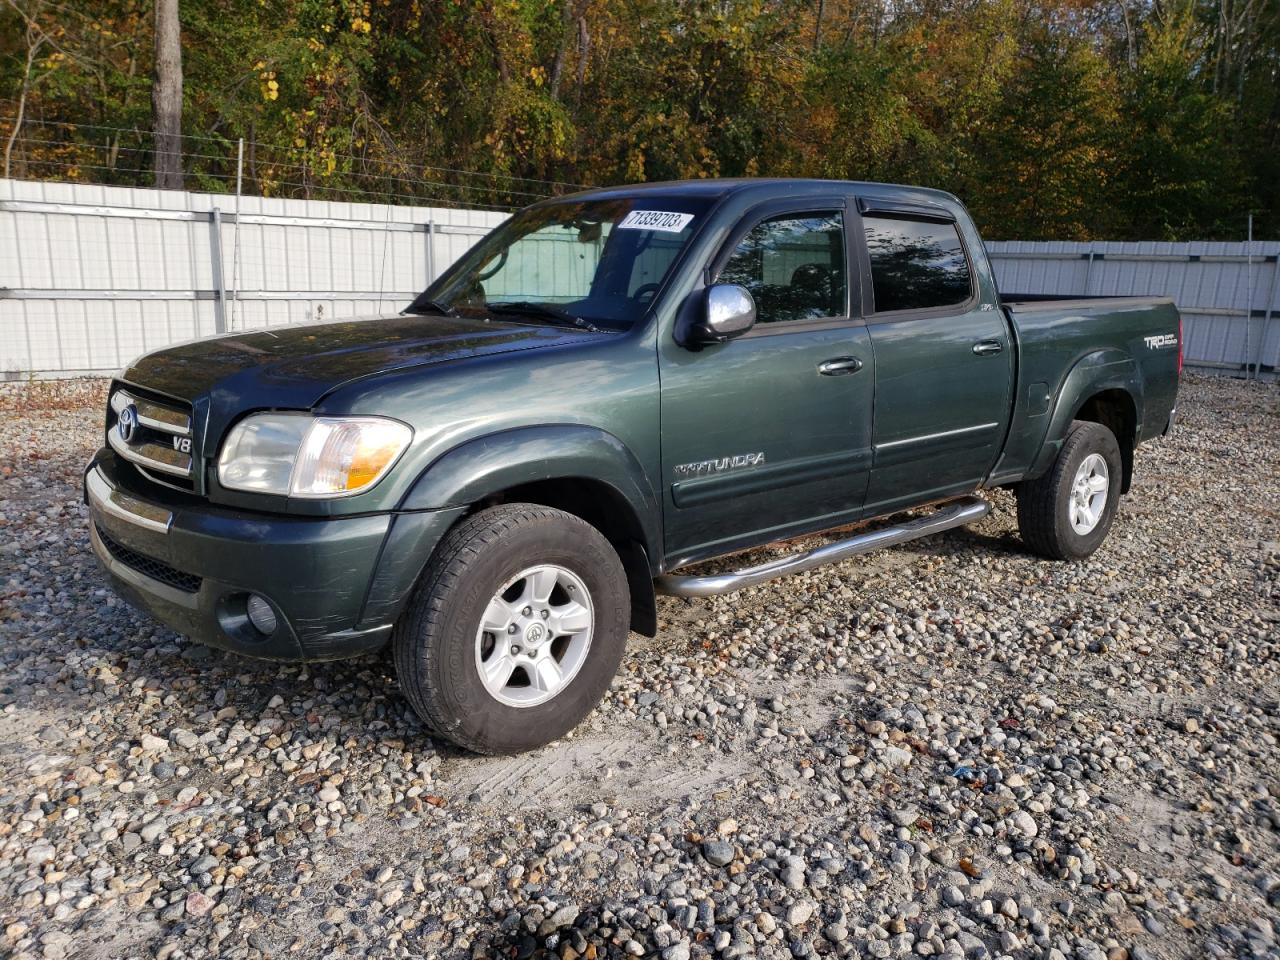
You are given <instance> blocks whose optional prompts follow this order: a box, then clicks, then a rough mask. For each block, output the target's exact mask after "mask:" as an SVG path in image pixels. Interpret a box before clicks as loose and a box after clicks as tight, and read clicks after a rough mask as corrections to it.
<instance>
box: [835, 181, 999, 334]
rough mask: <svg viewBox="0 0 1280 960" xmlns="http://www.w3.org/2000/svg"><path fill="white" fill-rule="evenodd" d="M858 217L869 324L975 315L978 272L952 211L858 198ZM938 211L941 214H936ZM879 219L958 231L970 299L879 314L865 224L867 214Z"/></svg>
mask: <svg viewBox="0 0 1280 960" xmlns="http://www.w3.org/2000/svg"><path fill="white" fill-rule="evenodd" d="M857 207H858V211H857V214H856V218H857V223H858V229H857V237H856V241H857V248H858V259H859V263H860V266H861V270H860V271H859V272H860V274H861V276H862V277H863V278H864V279H863V282H862V312H863V316H864V317H866V322H867V323H868V324H873V323H875V324H878V323H900V322H902V321H905V320H926V319H932V318H935V317H959V316H963V315H964V314H966V313H971V312H973V310H974V309H975V308H977V306H978V304H979V302H980V301H981V299H982V298H981V293H980V291H979V288H978V282H977V279H978V275H977V273H976V272H975V271H974V262H973V254H972V252H971V251H970V250H969V244H968V242H966V240H965V238H964V231H963V230H961V229H960V221H959V220H957V219H956V218H955V216H954V215H952V214H951V213H950V212H949V211H945V210H943V209H942V208H941V207H938V208H934V207H932V206H926V205H925V204H913V203H907V202H905V201H897V200H883V201H882V200H876V199H874V198H863V197H859V198H858V204H857ZM934 210H937V211H938V212H937V213H936V214H935V213H934ZM864 212H865V213H866V216H868V217H875V218H877V219H890V220H915V221H917V222H923V223H946V224H950V225H951V226H952V227H954V228H955V231H956V237H957V238H958V239H959V241H960V250H961V252H962V253H964V259H965V264H966V266H967V267H968V269H969V297H968V299H966V300H962V301H960V302H959V303H949V304H946V305H944V306H941V307H906V308H903V309H901V310H879V311H878V310H876V308H875V303H876V299H875V278H874V276H872V272H871V269H872V268H871V249H870V248H869V247H868V246H867V231H866V227H865V225H864V223H863V214H864Z"/></svg>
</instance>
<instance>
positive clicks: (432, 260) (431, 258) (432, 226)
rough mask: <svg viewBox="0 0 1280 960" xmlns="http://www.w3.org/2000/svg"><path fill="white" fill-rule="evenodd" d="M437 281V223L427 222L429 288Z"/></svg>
mask: <svg viewBox="0 0 1280 960" xmlns="http://www.w3.org/2000/svg"><path fill="white" fill-rule="evenodd" d="M435 280H436V222H435V221H434V220H428V221H427V286H431V284H433V283H435Z"/></svg>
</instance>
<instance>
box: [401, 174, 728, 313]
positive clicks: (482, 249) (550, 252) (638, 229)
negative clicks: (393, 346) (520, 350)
mask: <svg viewBox="0 0 1280 960" xmlns="http://www.w3.org/2000/svg"><path fill="white" fill-rule="evenodd" d="M709 206H710V201H709V200H708V199H707V198H704V197H649V196H644V197H628V198H622V199H614V200H584V201H577V202H572V201H566V202H564V203H553V204H548V205H545V206H538V207H532V208H530V209H527V210H522V211H520V212H519V213H517V214H516V215H515V216H514V217H512V218H511V219H510V220H508V221H507V222H506V223H504V224H503V225H502V226H500V227H498V228H497V229H496V230H494V231H493V232H492V233H490V234H489V235H488V236H487V237H485V238H484V239H483V240H481V241H480V242H479V243H478V244H477V245H476V246H475V247H473V248H472V249H471V250H470V251H468V253H467V254H466V255H465V256H463V258H462V259H461V260H460V261H459V262H458V263H456V264H455V265H454V266H453V267H451V268H450V269H449V270H448V271H447V272H446V273H445V274H444V276H442V277H441V278H440V280H438V281H437V282H436V283H434V284H432V286H431V287H430V289H428V290H427V291H426V292H425V293H423V294H422V295H421V296H420V297H418V299H417V300H415V301H414V302H413V303H412V304H411V305H410V306H409V308H408V309H409V311H410V312H412V313H430V312H436V313H457V314H463V315H483V316H501V317H502V318H503V319H505V320H517V321H522V322H530V323H564V324H572V325H574V326H581V327H596V328H601V329H607V330H624V329H626V328H628V327H630V326H631V324H632V323H633V322H634V321H635V320H636V319H637V318H639V317H640V316H642V315H643V314H644V312H645V310H646V309H647V308H648V306H649V304H650V303H651V302H652V301H653V298H654V297H655V295H656V294H657V292H658V290H659V289H660V288H661V286H662V282H663V281H664V280H665V279H666V276H667V274H668V273H669V272H670V270H671V266H672V264H673V263H675V260H676V258H677V257H678V256H679V254H680V252H681V251H682V250H683V249H684V247H685V244H687V243H688V241H689V238H690V237H692V236H693V232H694V230H695V229H697V227H698V226H700V224H701V221H702V218H703V214H705V213H706V211H707V209H708V207H709Z"/></svg>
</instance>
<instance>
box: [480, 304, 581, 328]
mask: <svg viewBox="0 0 1280 960" xmlns="http://www.w3.org/2000/svg"><path fill="white" fill-rule="evenodd" d="M485 309H486V310H488V311H489V312H490V313H497V314H504V313H518V314H522V315H524V316H526V317H540V318H541V319H543V320H550V321H551V322H552V323H559V324H562V325H564V326H570V327H577V328H578V329H579V330H589V331H590V332H591V333H599V332H600V328H599V327H597V326H596V325H595V324H594V323H592V322H591V321H590V320H587V319H585V318H583V317H575V316H574V315H573V314H571V313H569V312H568V311H567V310H561V309H559V308H557V307H553V306H550V305H549V304H545V303H534V302H533V301H532V300H504V301H502V302H501V303H486V304H485Z"/></svg>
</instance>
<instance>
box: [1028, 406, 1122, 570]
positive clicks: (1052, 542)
mask: <svg viewBox="0 0 1280 960" xmlns="http://www.w3.org/2000/svg"><path fill="white" fill-rule="evenodd" d="M1122 470H1123V467H1122V465H1121V461H1120V446H1119V444H1117V443H1116V438H1115V434H1113V433H1112V432H1111V431H1110V430H1108V429H1107V428H1106V427H1104V426H1103V425H1102V424H1100V423H1092V422H1089V421H1085V420H1076V421H1074V422H1073V423H1072V424H1071V429H1070V430H1068V431H1067V438H1066V440H1064V441H1063V444H1062V449H1061V450H1060V451H1058V457H1057V459H1056V460H1054V462H1053V466H1052V467H1051V468H1050V469H1049V472H1048V473H1046V474H1045V475H1044V476H1043V477H1039V478H1037V479H1035V480H1026V481H1023V482H1022V483H1020V484H1018V488H1017V497H1018V529H1019V530H1020V531H1021V533H1022V539H1023V541H1024V542H1025V543H1026V544H1027V546H1029V547H1030V548H1031V549H1032V550H1034V551H1035V552H1036V553H1039V554H1042V555H1044V556H1046V557H1051V558H1053V559H1055V560H1083V559H1084V558H1085V557H1087V556H1089V555H1090V554H1092V553H1093V552H1094V551H1095V550H1097V549H1098V547H1099V546H1101V545H1102V541H1103V540H1104V539H1106V536H1107V532H1108V531H1109V530H1110V529H1111V522H1112V521H1113V520H1114V519H1115V515H1116V508H1117V507H1118V506H1119V503H1120V483H1121V478H1122V476H1123V474H1122Z"/></svg>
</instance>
